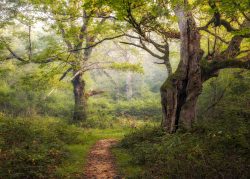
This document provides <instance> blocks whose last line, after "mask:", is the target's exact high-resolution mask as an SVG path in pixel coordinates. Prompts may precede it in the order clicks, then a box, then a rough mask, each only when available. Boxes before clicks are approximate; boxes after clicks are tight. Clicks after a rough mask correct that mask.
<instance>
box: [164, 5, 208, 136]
mask: <svg viewBox="0 0 250 179" xmlns="http://www.w3.org/2000/svg"><path fill="white" fill-rule="evenodd" d="M175 14H176V16H177V17H178V19H179V20H178V24H179V29H180V34H181V48H180V53H181V55H180V63H179V66H178V68H177V70H176V72H175V73H174V74H172V75H170V76H169V77H168V79H167V80H166V81H165V83H164V84H163V85H162V87H161V103H162V112H163V119H162V127H163V128H164V129H165V130H166V131H167V132H170V133H173V132H175V131H176V130H177V128H178V127H180V126H182V127H183V128H185V129H190V128H191V126H192V123H193V121H194V120H195V118H196V103H197V99H198V96H199V94H200V93H201V89H202V81H201V68H200V64H199V63H200V60H201V58H202V55H203V53H202V50H201V49H200V35H199V32H198V30H197V28H196V25H195V21H194V19H193V17H192V15H191V13H189V12H185V10H184V8H180V7H179V8H176V10H175Z"/></svg>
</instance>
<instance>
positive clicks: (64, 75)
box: [59, 68, 73, 81]
mask: <svg viewBox="0 0 250 179" xmlns="http://www.w3.org/2000/svg"><path fill="white" fill-rule="evenodd" d="M72 70H73V68H69V69H67V70H66V71H65V72H64V73H63V75H62V76H61V78H60V79H59V81H62V80H63V79H64V78H65V77H66V76H67V74H68V73H69V72H71V71H72Z"/></svg>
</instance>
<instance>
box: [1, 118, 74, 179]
mask: <svg viewBox="0 0 250 179" xmlns="http://www.w3.org/2000/svg"><path fill="white" fill-rule="evenodd" d="M73 128H74V127H72V126H68V125H66V124H64V123H63V122H60V121H59V120H55V119H21V118H19V119H7V118H1V119H0V178H52V177H53V176H54V173H55V170H56V168H57V166H59V165H60V164H61V163H62V161H63V159H65V158H66V157H67V150H66V148H65V144H67V143H72V142H77V141H76V140H77V135H78V133H77V132H75V130H74V129H73Z"/></svg>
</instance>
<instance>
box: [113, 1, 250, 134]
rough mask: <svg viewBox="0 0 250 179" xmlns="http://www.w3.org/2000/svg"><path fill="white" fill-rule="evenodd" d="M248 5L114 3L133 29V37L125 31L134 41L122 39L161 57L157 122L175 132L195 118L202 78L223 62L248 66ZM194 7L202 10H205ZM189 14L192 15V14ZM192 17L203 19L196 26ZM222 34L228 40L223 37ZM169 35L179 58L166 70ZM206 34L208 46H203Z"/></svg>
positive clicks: (214, 2) (189, 126) (205, 2)
mask: <svg viewBox="0 0 250 179" xmlns="http://www.w3.org/2000/svg"><path fill="white" fill-rule="evenodd" d="M111 2H112V1H111ZM111 4H115V2H112V3H111ZM121 4H122V7H121ZM249 6H250V5H249V3H248V1H247V0H244V1H242V2H241V3H237V2H235V1H233V0H227V1H215V0H208V1H204V2H201V1H188V0H178V1H173V2H169V1H160V0H159V1H145V0H140V1H131V0H127V1H121V2H119V4H116V5H113V7H115V9H116V10H117V11H118V12H120V16H121V19H123V20H124V21H126V22H128V24H129V26H130V28H131V29H132V31H133V34H134V33H135V34H137V36H136V37H135V36H134V35H133V34H132V35H127V36H129V37H131V38H133V39H139V44H138V43H130V42H123V43H125V44H129V45H134V46H136V47H139V48H142V49H144V50H146V51H148V52H149V53H150V54H151V55H153V56H154V57H156V58H158V59H164V60H163V61H164V64H166V67H167V68H168V71H169V76H168V78H167V79H166V81H165V82H164V83H163V85H162V87H161V90H160V91H161V104H162V112H163V118H162V127H163V128H164V129H165V130H166V131H168V132H170V133H172V132H175V131H176V130H177V129H178V128H179V127H180V126H182V127H183V128H186V129H190V128H191V126H192V124H193V122H194V121H195V119H196V103H197V99H198V96H199V94H200V93H201V91H202V84H203V83H204V82H205V81H206V80H208V79H210V78H212V77H215V76H217V75H218V73H219V71H220V70H221V69H224V68H245V69H249V68H250V65H249V64H250V58H249V57H250V53H249V50H250V49H249V37H250V31H249V28H250V21H249V20H250V17H249ZM198 10H203V12H204V14H201V13H200V12H199V11H198ZM194 14H195V16H196V17H197V18H198V19H197V20H194ZM176 19H177V21H176ZM204 19H209V21H205V20H204ZM197 21H198V23H199V24H200V25H202V24H205V25H204V26H201V27H198V25H197ZM213 31H214V32H213ZM125 33H127V32H125ZM201 33H208V34H209V35H210V37H209V38H207V37H206V36H205V35H204V36H201ZM157 36H158V37H159V36H160V37H162V39H165V41H163V40H162V41H163V42H165V43H163V44H161V43H157V42H156V40H153V39H154V37H157ZM225 38H229V39H231V40H230V41H229V42H228V41H227V39H225ZM171 39H180V63H179V65H178V68H177V70H176V71H175V72H174V73H171V72H172V71H171V65H170V63H169V48H168V40H171ZM206 40H208V46H207V49H202V46H203V44H204V42H205V41H206ZM144 42H148V43H150V44H151V45H153V46H154V47H155V48H156V50H158V51H160V52H162V53H163V56H159V55H158V54H156V53H154V52H155V51H152V50H151V48H148V47H147V46H146V45H145V43H144ZM204 52H205V53H204ZM163 57H165V58H163ZM166 62H167V63H168V64H169V66H170V67H168V65H167V63H166Z"/></svg>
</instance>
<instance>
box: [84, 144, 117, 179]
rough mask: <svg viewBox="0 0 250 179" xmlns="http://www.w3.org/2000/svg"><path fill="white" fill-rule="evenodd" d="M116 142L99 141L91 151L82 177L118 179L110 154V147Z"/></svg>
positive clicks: (89, 178) (88, 178)
mask: <svg viewBox="0 0 250 179" xmlns="http://www.w3.org/2000/svg"><path fill="white" fill-rule="evenodd" d="M116 143H117V140H114V139H103V140H99V141H98V142H97V143H96V144H95V145H94V146H93V147H92V149H91V151H90V153H89V155H88V159H87V164H86V167H85V171H84V174H85V175H84V176H85V178H87V179H92V178H93V179H94V178H95V179H99V178H100V179H106V178H112V179H113V178H115V179H120V178H121V177H120V176H118V174H117V171H116V166H115V161H114V157H113V156H112V154H111V152H110V148H111V146H112V145H114V144H116Z"/></svg>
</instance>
